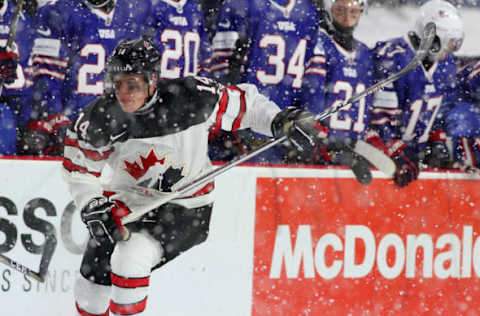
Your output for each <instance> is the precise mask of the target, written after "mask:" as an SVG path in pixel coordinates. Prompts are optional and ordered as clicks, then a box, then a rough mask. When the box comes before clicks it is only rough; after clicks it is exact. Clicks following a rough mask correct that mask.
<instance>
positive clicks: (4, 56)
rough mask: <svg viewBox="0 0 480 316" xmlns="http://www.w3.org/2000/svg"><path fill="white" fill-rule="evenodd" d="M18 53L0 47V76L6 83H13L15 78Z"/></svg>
mask: <svg viewBox="0 0 480 316" xmlns="http://www.w3.org/2000/svg"><path fill="white" fill-rule="evenodd" d="M17 65H18V55H17V54H16V53H15V52H11V51H7V50H6V48H5V47H0V77H1V78H2V80H3V82H4V83H6V84H10V83H13V82H14V81H15V79H17Z"/></svg>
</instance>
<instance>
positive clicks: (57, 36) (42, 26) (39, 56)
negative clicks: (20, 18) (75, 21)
mask: <svg viewBox="0 0 480 316" xmlns="http://www.w3.org/2000/svg"><path fill="white" fill-rule="evenodd" d="M64 19H65V17H64V16H62V14H60V13H59V12H58V9H57V7H54V6H52V5H46V6H44V7H42V8H40V9H39V12H38V17H37V19H36V25H35V29H36V37H35V40H34V45H33V48H32V54H31V55H32V56H31V58H32V62H33V69H34V70H33V74H32V80H33V87H32V89H33V97H32V101H31V113H32V114H31V117H30V122H29V123H28V125H27V129H26V132H25V133H26V135H25V144H24V148H25V150H26V152H27V153H29V154H58V148H57V149H55V148H54V147H55V146H57V147H59V145H58V144H61V143H63V138H64V135H65V130H66V127H67V126H68V125H69V124H70V121H69V119H68V117H66V116H65V115H64V114H63V111H64V105H63V103H62V93H61V90H62V88H63V84H64V80H65V75H66V70H67V65H68V57H67V56H68V53H67V51H68V44H67V43H66V42H65V40H64V39H65V38H66V36H65V32H64V30H63V27H65V23H64Z"/></svg>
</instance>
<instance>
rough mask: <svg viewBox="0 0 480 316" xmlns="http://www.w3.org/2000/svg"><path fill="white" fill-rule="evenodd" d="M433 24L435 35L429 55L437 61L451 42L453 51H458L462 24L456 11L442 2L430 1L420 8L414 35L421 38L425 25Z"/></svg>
mask: <svg viewBox="0 0 480 316" xmlns="http://www.w3.org/2000/svg"><path fill="white" fill-rule="evenodd" d="M429 22H433V23H435V26H436V30H437V34H436V36H435V40H434V42H433V46H432V48H431V49H430V51H429V55H430V56H431V57H432V58H433V59H434V60H438V59H440V57H441V56H442V55H443V54H444V53H445V52H446V51H447V50H448V49H449V42H451V41H452V43H453V45H454V51H457V50H459V49H460V47H461V46H462V43H463V37H464V32H463V22H462V20H461V18H460V14H459V13H458V11H457V9H456V8H455V7H454V6H453V5H452V4H450V3H449V2H447V1H444V0H430V1H428V2H426V3H425V4H423V5H422V6H421V7H420V13H419V15H418V17H417V20H416V22H415V33H417V35H418V36H422V34H423V30H424V28H425V25H427V23H429Z"/></svg>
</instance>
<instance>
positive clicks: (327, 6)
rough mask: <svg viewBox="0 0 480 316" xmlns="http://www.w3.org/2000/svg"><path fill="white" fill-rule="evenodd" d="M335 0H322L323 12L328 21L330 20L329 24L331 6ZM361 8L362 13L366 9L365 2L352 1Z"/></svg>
mask: <svg viewBox="0 0 480 316" xmlns="http://www.w3.org/2000/svg"><path fill="white" fill-rule="evenodd" d="M335 1H337V0H324V2H323V5H324V7H325V11H326V12H327V15H328V19H329V20H330V21H329V22H332V21H333V15H332V6H333V4H334V3H335ZM352 1H354V2H356V3H358V4H360V6H361V7H362V10H363V11H362V13H363V12H365V11H366V9H367V0H352Z"/></svg>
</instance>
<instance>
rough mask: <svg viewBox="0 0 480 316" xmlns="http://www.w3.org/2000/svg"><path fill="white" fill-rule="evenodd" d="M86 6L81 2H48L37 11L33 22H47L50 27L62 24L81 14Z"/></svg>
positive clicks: (67, 0) (74, 0)
mask: <svg viewBox="0 0 480 316" xmlns="http://www.w3.org/2000/svg"><path fill="white" fill-rule="evenodd" d="M85 8H86V5H85V4H84V3H83V2H82V1H76V0H57V1H50V2H48V3H46V4H44V5H43V6H41V7H39V8H38V9H37V13H36V17H35V20H36V21H37V22H39V23H42V22H43V23H45V22H48V24H50V25H52V26H58V25H59V24H63V23H62V22H65V21H68V20H69V19H70V17H71V16H72V15H75V14H81V12H80V11H82V10H85Z"/></svg>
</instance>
